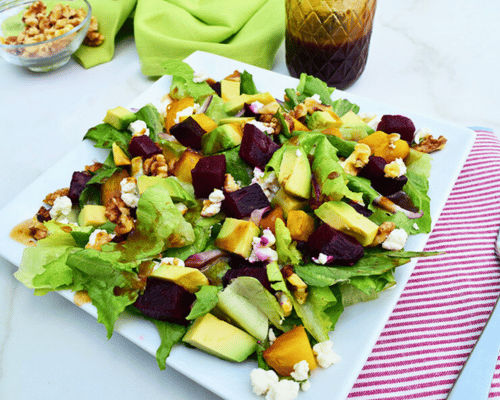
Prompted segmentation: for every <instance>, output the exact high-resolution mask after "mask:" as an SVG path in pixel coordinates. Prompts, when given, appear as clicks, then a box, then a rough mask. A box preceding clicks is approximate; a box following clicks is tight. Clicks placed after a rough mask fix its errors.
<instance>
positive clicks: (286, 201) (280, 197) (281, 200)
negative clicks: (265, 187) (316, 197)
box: [271, 188, 307, 218]
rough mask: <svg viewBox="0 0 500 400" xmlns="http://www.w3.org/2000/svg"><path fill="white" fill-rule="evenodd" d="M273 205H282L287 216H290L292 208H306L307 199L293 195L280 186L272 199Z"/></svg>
mask: <svg viewBox="0 0 500 400" xmlns="http://www.w3.org/2000/svg"><path fill="white" fill-rule="evenodd" d="M271 205H272V206H278V207H280V208H281V209H282V211H283V215H284V216H285V218H288V213H289V211H290V210H302V209H304V208H305V207H306V206H307V200H304V199H301V198H300V197H295V196H291V195H289V194H288V193H287V192H285V190H284V189H283V188H280V189H279V190H278V192H277V193H276V195H275V196H274V197H273V199H272V200H271Z"/></svg>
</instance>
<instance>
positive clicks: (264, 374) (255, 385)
mask: <svg viewBox="0 0 500 400" xmlns="http://www.w3.org/2000/svg"><path fill="white" fill-rule="evenodd" d="M250 380H251V382H252V389H253V392H254V393H255V394H256V395H258V396H262V395H264V394H266V393H267V392H268V391H269V389H270V388H271V386H273V385H275V384H276V383H278V381H279V378H278V375H277V374H276V372H274V371H273V370H269V371H266V370H264V369H262V368H255V369H253V370H252V371H251V372H250Z"/></svg>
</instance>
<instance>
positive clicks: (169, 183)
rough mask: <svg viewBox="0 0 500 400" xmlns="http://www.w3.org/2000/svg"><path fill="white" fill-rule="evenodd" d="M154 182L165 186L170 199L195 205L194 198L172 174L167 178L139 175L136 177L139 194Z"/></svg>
mask: <svg viewBox="0 0 500 400" xmlns="http://www.w3.org/2000/svg"><path fill="white" fill-rule="evenodd" d="M156 184H161V185H163V186H164V187H166V188H167V190H168V193H169V194H170V197H171V198H172V201H173V202H174V203H175V202H182V203H185V204H186V205H187V206H194V205H196V199H195V198H194V196H193V195H192V194H191V193H189V192H188V191H187V190H186V189H184V188H183V187H182V185H181V184H180V183H179V181H178V180H177V179H176V178H174V177H173V176H169V177H168V178H162V177H159V176H147V175H141V176H139V177H138V178H137V187H138V188H139V194H140V195H142V194H143V193H144V192H145V191H146V189H147V188H149V187H150V186H154V185H156Z"/></svg>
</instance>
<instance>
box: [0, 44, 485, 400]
mask: <svg viewBox="0 0 500 400" xmlns="http://www.w3.org/2000/svg"><path fill="white" fill-rule="evenodd" d="M185 61H186V62H187V63H188V64H189V65H191V66H192V67H193V69H194V70H195V71H205V72H206V73H207V74H208V75H209V76H210V77H212V78H214V79H222V78H224V77H225V76H227V75H229V74H231V73H232V72H234V71H235V70H239V71H244V70H246V71H248V72H250V73H251V74H252V75H253V78H254V81H255V84H256V86H257V89H258V90H260V91H269V92H270V93H271V94H273V95H274V96H275V97H276V98H278V99H282V98H283V96H284V89H286V88H295V87H296V86H297V83H298V80H297V79H294V78H291V77H288V76H283V75H280V74H277V73H275V72H271V71H268V70H264V69H261V68H257V67H254V66H251V65H248V64H244V63H241V62H238V61H234V60H230V59H227V58H223V57H220V56H216V55H213V54H209V53H204V52H196V53H193V54H192V55H191V56H189V57H188V58H187V59H186V60H185ZM170 83H171V77H170V76H164V77H162V78H161V79H159V80H158V81H157V82H155V83H154V84H153V85H152V86H151V87H150V88H149V89H148V90H146V91H145V92H144V93H143V94H142V95H140V96H139V97H138V98H137V99H136V100H135V101H134V102H133V103H132V104H129V107H130V108H140V107H142V106H143V105H144V104H146V103H149V102H153V103H157V102H158V101H159V99H160V98H161V97H162V96H163V95H165V94H166V93H168V91H169V89H170ZM332 98H334V99H336V98H347V99H349V100H350V101H351V102H353V103H356V104H358V105H359V106H360V107H361V111H367V112H375V113H376V114H378V115H383V114H401V115H405V116H407V117H409V118H411V119H412V120H413V122H414V124H415V126H416V127H417V129H418V128H423V127H428V128H430V129H431V131H432V134H433V135H434V136H435V137H438V136H440V135H443V136H445V137H446V138H447V139H448V143H447V144H446V147H445V149H444V150H442V151H440V152H437V153H434V154H433V155H432V156H433V162H432V171H431V177H430V189H429V196H430V198H431V214H432V219H433V224H434V223H435V222H436V221H437V219H438V217H439V215H440V213H441V211H442V209H443V207H444V205H445V202H446V199H447V198H448V196H449V194H450V192H451V189H452V187H453V184H454V183H455V180H456V179H457V177H458V175H459V173H460V170H461V168H462V165H463V164H464V162H465V160H466V158H467V155H468V154H469V151H470V149H471V147H472V145H473V143H474V138H475V132H474V131H472V130H470V129H466V128H463V127H459V126H455V125H452V124H449V123H446V122H441V121H437V120H434V119H430V118H426V117H424V116H421V115H418V114H415V113H412V112H410V111H406V110H401V109H399V108H397V107H393V106H389V105H385V104H380V103H378V102H377V101H374V100H370V99H366V98H363V97H360V96H355V95H351V94H348V93H346V92H342V91H340V90H336V91H334V93H333V96H332ZM117 105H118V104H117ZM89 128H90V127H89ZM106 155H107V151H103V150H100V149H96V148H94V147H93V143H92V142H89V141H83V142H81V144H80V145H79V146H77V147H76V148H75V149H74V150H73V151H72V152H71V153H69V154H68V155H67V156H66V157H64V158H63V159H62V160H61V161H59V162H58V163H57V164H56V165H54V166H53V167H52V168H50V169H49V170H47V171H46V172H45V173H44V174H43V175H42V176H40V177H39V178H38V179H36V180H35V181H34V182H33V183H32V184H31V185H30V186H28V187H27V188H26V189H25V190H24V191H23V192H22V193H20V194H19V195H18V196H17V197H16V198H14V199H13V200H12V201H11V202H10V203H9V204H8V205H7V206H6V207H5V208H4V209H3V210H1V211H0V221H2V223H1V226H0V255H2V256H3V257H4V258H5V259H7V260H9V261H10V262H11V263H13V264H15V265H19V264H20V262H21V257H22V252H23V246H22V245H21V244H19V243H17V242H15V241H14V240H12V239H11V238H10V236H9V234H10V231H11V229H12V228H13V227H14V226H16V225H17V224H19V223H20V222H22V221H24V220H26V219H28V218H31V217H32V216H33V215H34V214H35V213H36V212H37V210H38V209H39V208H40V205H41V201H42V200H43V199H44V198H45V196H46V194H48V193H50V192H52V191H54V190H56V189H59V188H62V187H67V186H68V185H69V182H70V180H71V175H72V173H73V171H75V170H81V169H82V168H83V167H84V166H85V165H88V164H91V163H92V162H93V161H94V160H98V161H103V160H104V159H105V157H106ZM433 226H434V225H433ZM428 236H429V235H423V234H420V235H417V236H413V237H411V238H410V239H409V240H408V243H407V245H406V249H407V250H416V251H419V250H422V249H423V248H424V245H425V243H426V241H427V239H428ZM415 263H416V261H415V260H414V261H412V262H410V263H408V264H406V265H404V266H401V267H399V268H397V270H396V279H397V282H398V283H397V285H396V287H395V288H393V289H391V290H388V291H386V292H384V293H382V295H381V297H380V298H379V299H377V300H375V301H371V302H368V303H361V304H357V305H354V306H352V307H349V308H347V309H346V310H345V312H344V313H343V314H342V316H341V318H340V320H339V322H338V323H337V326H336V329H335V331H334V332H333V333H332V334H331V338H332V341H333V343H334V349H335V351H336V352H337V353H338V354H339V355H340V356H341V359H342V361H341V362H340V363H338V364H336V365H334V366H332V367H330V368H329V369H327V370H321V369H320V368H318V369H317V370H315V371H313V373H312V377H311V380H310V382H311V388H310V389H309V390H308V391H307V392H304V393H301V394H300V395H299V398H300V399H303V400H307V399H310V400H312V399H319V398H325V395H327V398H329V399H345V398H346V397H347V395H348V394H349V391H350V389H351V387H352V385H353V384H354V382H355V380H356V378H357V376H358V374H359V372H360V371H361V369H362V367H363V365H364V363H365V361H366V359H367V358H368V356H369V355H370V352H371V349H372V348H373V346H374V345H375V343H376V341H377V339H378V337H379V335H380V332H381V331H382V329H383V327H384V325H385V323H386V321H387V319H388V318H389V316H390V314H391V311H392V310H393V308H394V306H395V304H396V302H397V300H398V298H399V296H400V294H401V292H402V291H403V289H404V286H405V284H406V282H407V281H408V279H409V277H410V275H411V273H412V271H413V268H414V266H415ZM60 294H61V295H62V296H64V297H65V298H67V299H68V300H69V301H72V299H73V295H72V293H71V292H60ZM81 308H82V309H84V310H85V311H86V312H88V313H90V314H92V315H94V316H95V317H96V316H97V314H96V311H95V308H94V307H93V306H92V305H90V304H86V305H84V306H82V307H81ZM115 332H119V333H120V334H122V335H123V336H124V337H126V338H127V339H129V340H130V341H132V342H133V343H135V344H137V345H138V346H140V347H141V348H143V349H144V350H146V351H147V352H149V353H151V354H152V355H155V354H156V349H157V348H158V346H159V344H160V339H159V336H158V334H157V332H156V328H155V327H154V326H153V325H152V324H151V323H148V322H145V321H143V320H140V319H138V318H135V317H132V316H130V315H124V316H123V317H122V318H120V320H119V321H118V322H117V324H116V326H115ZM167 364H168V365H170V366H171V367H172V368H175V369H176V370H178V371H180V372H181V373H183V374H185V375H186V376H188V377H190V378H191V379H192V380H193V381H195V382H197V383H199V384H200V385H202V386H205V387H206V388H207V389H209V390H211V391H212V392H214V393H216V394H217V395H219V396H221V397H223V398H225V399H234V400H236V399H237V400H245V399H253V400H255V399H256V398H257V396H256V395H254V394H253V392H252V389H251V384H250V377H249V374H250V371H251V370H252V369H253V368H255V367H256V364H255V363H253V362H245V363H241V364H234V363H229V362H226V361H222V360H219V359H217V358H215V357H212V356H210V355H208V354H205V353H203V352H201V351H198V350H194V349H189V348H186V347H184V346H181V345H178V346H175V348H174V349H173V350H172V352H171V355H170V357H169V358H168V359H167Z"/></svg>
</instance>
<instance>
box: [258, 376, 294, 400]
mask: <svg viewBox="0 0 500 400" xmlns="http://www.w3.org/2000/svg"><path fill="white" fill-rule="evenodd" d="M299 390H300V384H299V383H298V382H295V381H292V380H289V379H282V380H280V381H279V382H278V383H275V384H274V385H272V386H271V387H270V388H269V391H268V392H267V395H266V400H295V399H296V398H297V396H298V395H299Z"/></svg>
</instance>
